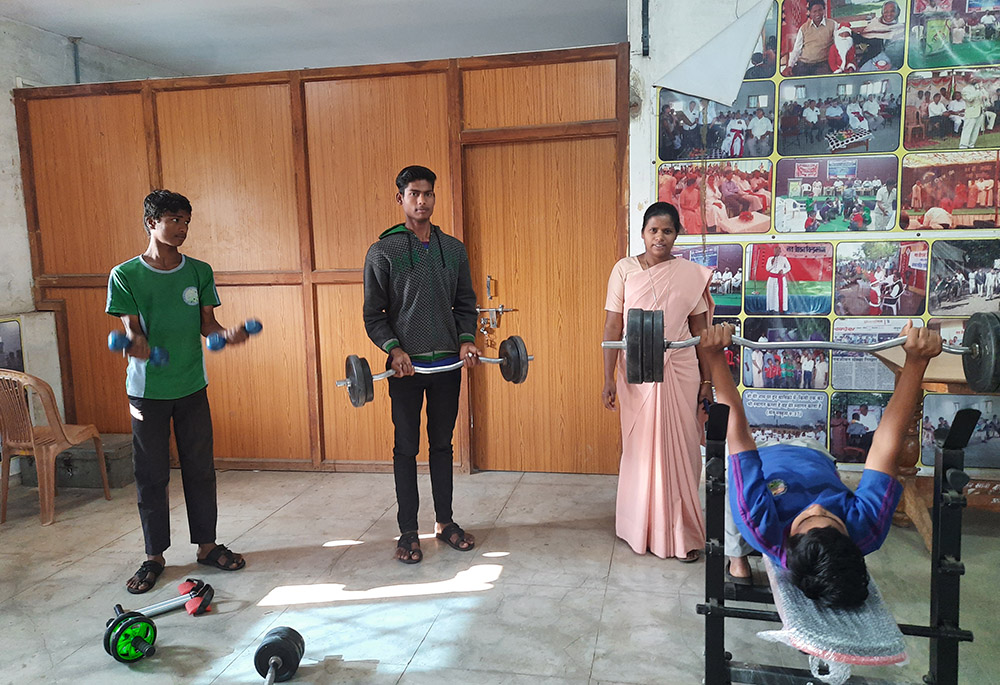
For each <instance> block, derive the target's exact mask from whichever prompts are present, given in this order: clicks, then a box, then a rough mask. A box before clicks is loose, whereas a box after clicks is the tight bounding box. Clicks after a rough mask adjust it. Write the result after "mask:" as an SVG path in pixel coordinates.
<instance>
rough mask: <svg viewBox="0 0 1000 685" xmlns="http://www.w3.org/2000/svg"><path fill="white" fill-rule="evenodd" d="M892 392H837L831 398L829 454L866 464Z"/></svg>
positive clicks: (846, 460) (841, 459)
mask: <svg viewBox="0 0 1000 685" xmlns="http://www.w3.org/2000/svg"><path fill="white" fill-rule="evenodd" d="M890 397H892V393H881V392H835V393H833V397H832V398H831V399H830V454H832V455H833V456H834V457H835V458H836V459H837V461H842V462H845V463H848V464H863V463H864V461H865V459H867V458H868V450H869V449H871V446H872V438H873V437H874V436H875V429H876V428H877V427H878V422H879V420H881V418H882V412H883V411H885V408H886V405H888V404H889V398H890Z"/></svg>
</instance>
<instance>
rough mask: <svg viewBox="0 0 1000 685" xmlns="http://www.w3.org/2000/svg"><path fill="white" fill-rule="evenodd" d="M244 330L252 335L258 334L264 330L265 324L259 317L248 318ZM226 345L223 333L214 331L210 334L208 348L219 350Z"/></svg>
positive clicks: (244, 323)
mask: <svg viewBox="0 0 1000 685" xmlns="http://www.w3.org/2000/svg"><path fill="white" fill-rule="evenodd" d="M243 330H245V331H246V332H247V333H248V334H250V335H257V334H258V333H260V332H261V331H262V330H264V324H262V323H261V322H260V321H258V320H257V319H247V320H246V321H244V322H243ZM225 346H226V338H225V337H224V336H223V335H222V333H212V334H211V335H209V336H208V349H210V350H212V351H213V352H218V351H219V350H221V349H222V348H223V347H225Z"/></svg>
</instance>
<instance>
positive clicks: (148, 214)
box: [142, 189, 191, 233]
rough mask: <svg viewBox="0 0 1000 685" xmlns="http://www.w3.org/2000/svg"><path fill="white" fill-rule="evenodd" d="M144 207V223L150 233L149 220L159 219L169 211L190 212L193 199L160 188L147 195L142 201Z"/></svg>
mask: <svg viewBox="0 0 1000 685" xmlns="http://www.w3.org/2000/svg"><path fill="white" fill-rule="evenodd" d="M142 209H143V214H142V225H143V226H144V227H145V228H146V233H149V225H148V224H147V222H148V221H149V220H150V219H152V220H153V221H159V220H160V219H161V218H162V217H163V215H164V214H166V213H167V212H170V213H177V212H188V213H190V212H191V201H190V200H188V199H187V198H186V197H184V196H183V195H181V194H180V193H174V192H172V191H169V190H163V189H158V190H154V191H153V192H151V193H150V194H149V195H147V196H146V199H145V200H143V201H142Z"/></svg>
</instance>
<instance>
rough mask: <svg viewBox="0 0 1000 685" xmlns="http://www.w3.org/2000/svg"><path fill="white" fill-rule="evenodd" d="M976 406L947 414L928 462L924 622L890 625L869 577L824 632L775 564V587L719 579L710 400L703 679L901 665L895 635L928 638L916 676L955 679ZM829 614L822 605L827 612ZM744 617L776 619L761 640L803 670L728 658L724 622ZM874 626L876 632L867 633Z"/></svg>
mask: <svg viewBox="0 0 1000 685" xmlns="http://www.w3.org/2000/svg"><path fill="white" fill-rule="evenodd" d="M979 415H980V414H979V412H978V411H976V410H975V409H962V410H961V411H959V412H958V413H957V414H956V415H955V420H954V421H953V422H952V427H951V430H950V431H949V432H948V435H947V437H946V438H945V439H944V442H943V445H942V454H941V456H939V457H938V458H937V459H935V462H934V511H933V517H932V521H933V528H934V533H933V545H932V547H933V549H932V553H931V560H932V561H931V593H930V625H929V626H917V625H909V624H899V625H898V626H896V625H895V622H894V621H893V620H892V617H891V615H890V614H889V612H888V610H887V609H886V608H885V606H884V604H883V603H882V601H881V596H880V595H879V593H878V590H877V588H876V587H875V586H874V583H872V584H871V585H870V589H872V590H874V592H872V593H871V595H870V596H869V600H868V602H866V604H865V605H863V606H862V607H861V608H860V609H859V610H854V611H853V612H850V611H834V612H833V613H834V614H839V615H838V616H836V617H835V619H836V620H837V621H838V622H839V623H840V628H838V629H831V627H830V626H829V625H826V624H825V623H824V621H827V620H829V619H831V615H823V614H821V613H819V612H820V611H822V610H820V609H819V608H818V607H816V606H815V604H812V605H811V606H810V603H811V600H808V599H806V598H805V597H804V596H801V597H798V596H796V595H795V594H794V592H793V591H795V592H799V595H801V592H800V591H798V589H797V588H795V587H794V586H793V585H792V584H791V582H790V581H789V580H787V578H785V577H784V575H783V574H784V571H783V570H782V569H776V568H772V567H769V568H768V575H769V578H770V580H771V588H772V590H773V591H774V592H775V594H772V592H771V591H768V590H764V589H761V588H756V587H746V586H741V585H735V584H733V583H726V582H725V563H726V558H725V552H724V547H723V540H724V535H725V532H724V531H725V522H724V516H725V509H724V507H726V506H729V504H728V502H727V501H726V475H725V457H726V447H725V442H726V426H727V423H728V419H729V407H728V406H726V405H721V404H716V405H713V406H712V407H711V409H710V411H709V418H708V424H707V426H706V430H707V440H706V447H705V458H706V462H705V533H706V541H705V553H706V556H705V602H704V603H703V604H698V606H697V611H698V613H699V614H701V615H703V616H705V681H704V682H705V683H706V685H729V684H730V683H747V684H756V683H761V684H767V683H771V684H773V683H781V685H807V684H815V683H816V682H817V681H820V682H827V683H842V682H844V680H846V679H847V677H849V676H850V666H851V665H852V664H862V663H869V664H883V663H903V662H904V660H905V652H904V651H903V649H902V646H903V645H902V635H913V636H918V637H926V638H929V639H930V641H931V642H930V659H929V660H930V669H929V671H928V674H927V675H926V676H925V677H924V682H925V683H930V684H932V685H958V645H959V643H960V642H971V641H972V638H973V636H972V633H971V632H969V631H967V630H962V629H961V628H959V627H958V618H959V580H960V578H961V575H962V574H963V573H964V572H965V567H964V566H963V564H962V562H961V538H962V509H963V508H964V507H965V503H966V502H965V496H964V495H963V494H962V490H963V489H964V487H965V486H966V484H968V482H969V477H968V476H967V475H966V473H965V472H964V471H963V467H964V463H965V455H964V449H965V446H966V445H967V444H968V442H969V438H970V437H971V435H972V433H973V431H974V430H975V427H976V423H977V422H978V420H979ZM726 600H735V601H740V602H753V603H763V604H776V606H777V608H778V611H765V610H760V609H743V608H736V607H732V606H727V605H726ZM827 611H830V610H827ZM727 618H744V619H752V620H758V621H771V622H780V623H783V624H784V626H783V629H782V630H780V631H765V632H764V633H762V634H760V635H761V636H762V637H764V638H765V639H772V640H778V641H781V642H785V643H786V644H790V645H792V646H793V647H796V648H798V649H800V650H802V651H806V652H807V653H809V654H810V668H809V669H797V668H787V667H782V666H772V665H763V664H756V663H749V662H739V661H734V660H733V657H732V655H731V654H730V653H729V652H727V651H726V649H725V620H726V619H727ZM878 631H884V632H883V634H881V635H878V636H877V637H873V635H875V634H876V633H877V632H878ZM851 683H864V684H866V685H892V681H887V680H882V679H871V678H864V677H859V676H855V677H854V678H853V679H852V680H851Z"/></svg>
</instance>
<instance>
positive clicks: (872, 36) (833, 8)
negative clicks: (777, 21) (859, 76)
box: [780, 0, 906, 77]
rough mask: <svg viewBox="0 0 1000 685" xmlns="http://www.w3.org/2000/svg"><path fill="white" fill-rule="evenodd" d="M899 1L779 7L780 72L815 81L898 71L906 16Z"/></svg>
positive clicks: (835, 2) (904, 34) (903, 41)
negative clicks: (831, 76)
mask: <svg viewBox="0 0 1000 685" xmlns="http://www.w3.org/2000/svg"><path fill="white" fill-rule="evenodd" d="M905 7H906V3H905V2H902V0H874V2H865V3H855V2H839V1H836V0H828V2H827V3H826V4H825V5H824V6H817V7H809V6H808V4H807V3H806V2H804V1H802V2H792V1H789V2H786V3H785V4H784V6H783V7H782V19H783V21H782V26H781V57H780V62H781V73H782V75H783V76H786V77H788V76H817V75H823V74H840V73H845V72H852V71H860V72H868V71H892V70H895V69H899V68H901V67H902V66H903V53H904V48H903V46H904V43H905V40H906V15H905V14H904V12H903V9H904V8H905Z"/></svg>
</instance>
